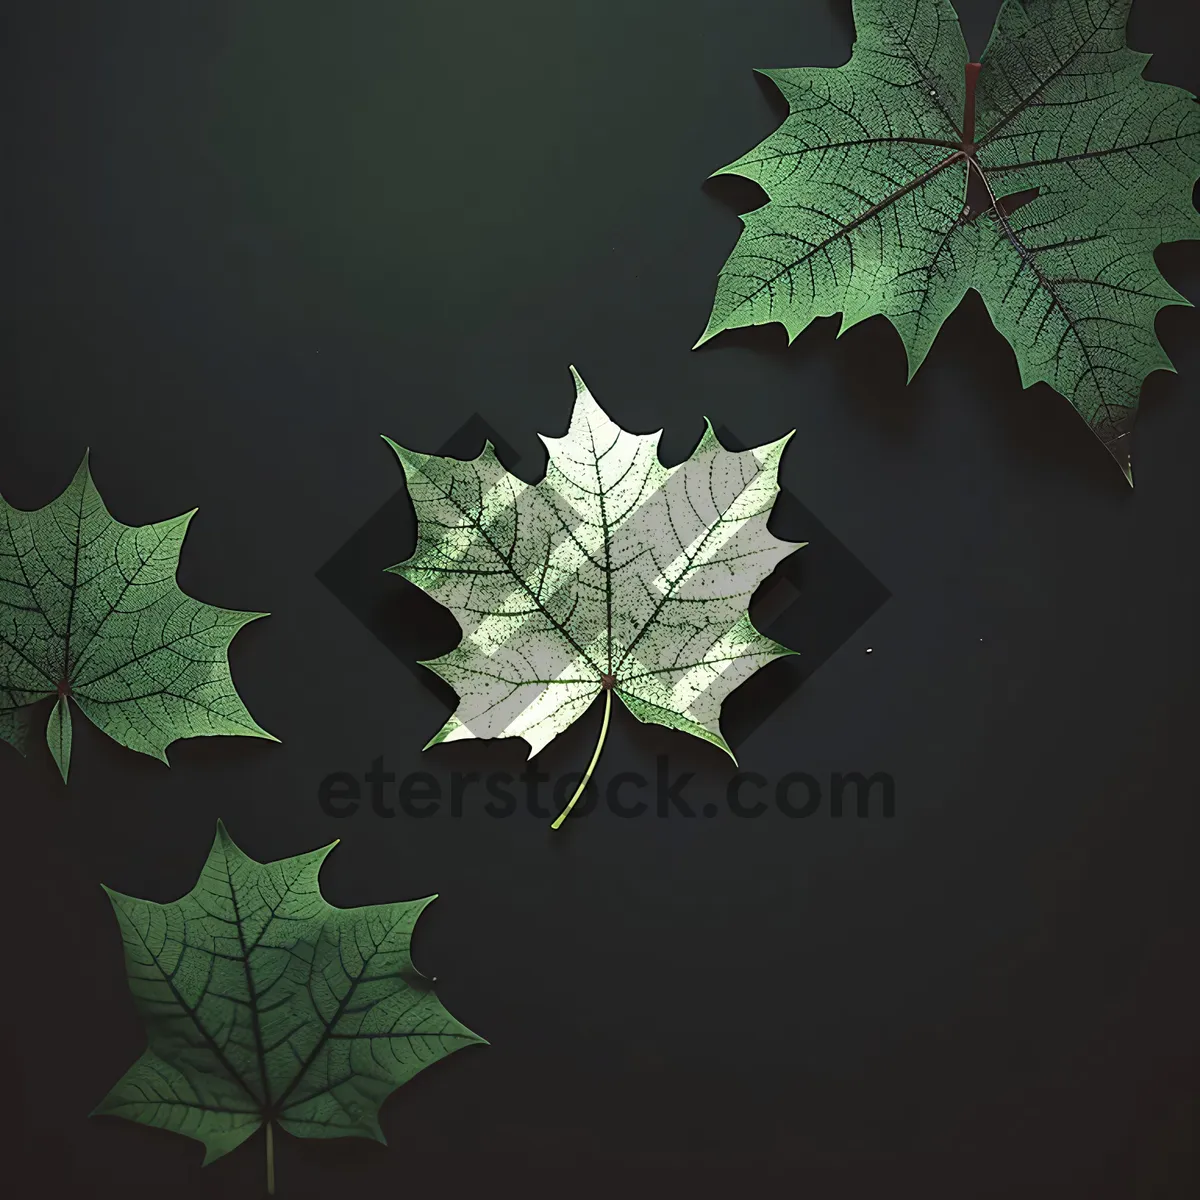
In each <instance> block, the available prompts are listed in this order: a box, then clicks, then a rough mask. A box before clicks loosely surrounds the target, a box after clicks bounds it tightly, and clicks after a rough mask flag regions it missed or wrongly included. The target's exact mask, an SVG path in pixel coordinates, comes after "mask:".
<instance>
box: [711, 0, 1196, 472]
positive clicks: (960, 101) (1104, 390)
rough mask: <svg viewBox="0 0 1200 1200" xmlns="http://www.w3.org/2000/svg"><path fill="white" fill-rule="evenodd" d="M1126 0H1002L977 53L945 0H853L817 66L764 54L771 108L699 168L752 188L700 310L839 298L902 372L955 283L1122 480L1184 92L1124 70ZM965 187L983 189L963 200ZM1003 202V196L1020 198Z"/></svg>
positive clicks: (745, 314)
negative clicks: (846, 40) (769, 125)
mask: <svg viewBox="0 0 1200 1200" xmlns="http://www.w3.org/2000/svg"><path fill="white" fill-rule="evenodd" d="M1131 2H1132V0H1023V2H1021V0H1006V2H1005V3H1004V4H1003V6H1002V7H1001V9H1000V14H999V17H998V18H997V21H996V26H995V29H994V30H993V32H992V36H991V39H990V41H989V42H988V45H987V49H986V50H985V51H984V54H983V56H982V58H981V60H980V62H979V63H969V62H968V61H967V58H968V55H967V48H966V43H965V42H964V40H963V37H962V33H961V31H960V29H959V26H958V18H957V16H956V15H955V12H954V9H953V8H952V7H951V6H950V3H949V0H855V3H854V20H855V25H856V28H857V32H858V38H857V41H856V42H855V44H854V49H853V53H852V54H851V57H850V61H849V62H848V63H847V64H846V65H844V66H842V67H838V68H832V69H831V68H816V67H808V68H799V69H789V70H770V71H763V72H762V74H764V75H766V76H767V77H768V78H769V79H771V80H773V81H774V83H775V84H776V85H777V86H778V87H779V89H780V91H781V92H782V93H783V95H784V97H785V98H786V100H787V102H788V106H789V109H790V113H789V116H788V117H787V119H786V120H785V121H784V123H783V125H782V126H781V127H780V128H779V129H778V130H776V132H775V133H773V134H772V135H771V136H770V137H769V138H767V140H766V141H764V142H763V143H762V144H761V145H760V146H758V147H757V148H756V149H755V150H753V151H751V152H750V153H749V154H747V155H745V156H744V157H742V158H740V159H738V160H737V161H736V162H734V163H731V164H730V165H729V166H727V167H725V168H723V169H722V170H721V171H718V172H716V174H718V175H722V174H727V175H740V176H744V177H745V178H747V179H752V180H754V181H755V182H756V183H758V184H759V185H760V186H761V187H762V188H763V190H764V191H765V192H766V193H767V196H768V197H769V202H768V203H767V204H766V205H765V206H764V207H762V208H760V209H757V210H756V211H754V212H751V213H748V214H746V215H745V216H744V217H743V218H742V222H743V225H744V229H743V232H742V235H741V237H740V238H739V239H738V243H737V245H736V246H735V247H734V250H733V253H732V254H731V256H730V258H729V260H728V262H727V263H726V264H725V267H724V268H723V270H722V272H721V276H720V280H719V282H718V285H717V295H716V301H715V303H714V306H713V311H712V316H711V317H710V319H709V323H708V327H707V329H706V330H705V331H704V334H703V336H702V337H701V338H700V341H699V342H697V343H696V344H697V346H699V345H702V344H703V343H704V342H705V341H707V340H708V339H709V338H711V337H713V336H714V335H716V334H717V333H719V332H720V331H721V330H724V329H733V328H737V327H739V326H745V325H760V324H765V323H768V322H772V321H778V322H780V323H781V324H783V325H784V327H785V328H786V329H787V333H788V339H789V341H791V340H794V339H795V338H796V337H797V336H798V335H799V334H800V332H801V331H802V330H804V329H805V328H806V327H807V326H808V325H809V323H810V322H811V321H812V320H813V319H814V318H815V317H822V316H832V315H833V314H835V313H838V312H840V313H841V314H842V323H841V329H840V331H839V333H842V332H845V330H847V329H849V328H850V327H851V326H853V325H855V324H857V323H858V322H859V321H862V320H864V319H865V318H867V317H870V316H874V315H876V314H882V315H884V316H886V317H887V318H888V319H889V320H890V321H891V322H892V324H893V325H894V326H895V327H896V329H897V330H898V331H899V333H900V337H901V339H902V340H903V342H904V347H905V351H906V353H907V356H908V377H909V379H910V380H911V379H912V377H913V375H914V374H915V373H916V371H917V368H918V367H919V366H920V365H921V363H922V361H923V360H924V358H925V356H926V354H927V353H928V351H929V348H930V346H931V345H932V344H933V340H934V338H935V337H936V335H937V332H938V330H939V329H940V328H941V326H942V323H943V322H944V321H945V319H946V318H947V317H948V316H949V315H950V313H951V312H953V311H954V309H955V308H956V307H957V305H958V303H959V301H960V300H961V299H962V298H963V296H964V295H965V293H966V291H967V289H968V288H969V287H974V288H975V289H976V290H977V291H979V293H980V294H981V295H982V297H983V300H984V303H985V304H986V306H987V309H988V312H989V314H990V315H991V318H992V321H993V322H994V323H995V325H996V326H997V328H999V330H1000V331H1001V332H1002V333H1003V334H1004V336H1005V337H1006V338H1007V339H1008V341H1009V342H1010V343H1011V345H1012V347H1013V349H1014V351H1015V352H1016V357H1017V363H1018V366H1019V368H1020V372H1021V382H1022V385H1023V386H1025V387H1029V386H1031V385H1032V384H1034V383H1036V382H1038V381H1044V382H1046V383H1048V384H1049V385H1050V386H1051V387H1053V388H1054V389H1056V390H1057V391H1058V392H1060V393H1061V394H1062V395H1064V396H1066V397H1067V399H1069V400H1070V402H1071V403H1072V405H1074V407H1075V409H1076V410H1077V411H1078V412H1079V414H1080V415H1081V416H1082V417H1083V419H1084V420H1085V421H1086V422H1087V423H1088V425H1089V426H1090V427H1091V429H1092V431H1093V432H1094V433H1095V434H1096V435H1097V436H1098V437H1099V438H1100V440H1101V441H1102V442H1103V443H1104V445H1105V446H1106V447H1107V449H1108V450H1109V452H1110V453H1111V454H1112V455H1113V457H1114V458H1115V459H1116V460H1117V462H1118V464H1119V465H1120V466H1121V468H1122V470H1123V471H1124V472H1125V475H1126V478H1127V479H1128V480H1129V482H1130V483H1131V484H1132V482H1133V476H1132V469H1131V466H1130V458H1129V434H1130V431H1131V429H1132V425H1133V418H1134V414H1135V412H1136V408H1137V403H1138V395H1139V392H1140V389H1141V385H1142V381H1143V380H1144V379H1145V377H1146V376H1147V375H1148V374H1149V373H1150V372H1152V371H1155V370H1160V369H1161V370H1173V368H1172V366H1171V363H1170V360H1169V359H1168V358H1167V356H1166V354H1165V352H1164V351H1163V349H1162V346H1161V345H1160V344H1159V342H1158V338H1157V337H1156V335H1155V332H1154V320H1155V317H1156V316H1157V314H1158V312H1159V310H1160V309H1161V308H1163V307H1165V306H1167V305H1172V304H1188V301H1187V300H1186V299H1184V297H1183V296H1181V295H1180V294H1179V293H1178V292H1176V291H1175V290H1174V288H1172V287H1170V286H1169V285H1168V284H1167V283H1166V281H1165V280H1164V279H1163V277H1162V275H1161V273H1160V272H1159V270H1158V268H1157V266H1156V265H1155V262H1154V250H1155V248H1156V247H1157V246H1158V245H1159V244H1161V243H1163V242H1171V241H1180V240H1184V239H1192V238H1198V237H1200V215H1198V214H1197V212H1196V210H1195V208H1194V207H1193V205H1192V188H1193V185H1194V184H1195V181H1196V178H1197V176H1198V175H1200V108H1198V107H1197V105H1196V103H1195V100H1194V98H1193V97H1192V96H1191V95H1190V94H1189V93H1188V92H1185V91H1183V90H1182V89H1180V88H1176V87H1170V86H1167V85H1165V84H1161V83H1150V82H1148V81H1147V80H1145V79H1143V78H1142V70H1143V68H1144V67H1145V65H1146V63H1147V62H1148V61H1149V57H1150V56H1149V55H1147V54H1138V53H1135V52H1134V51H1132V50H1130V49H1129V48H1128V46H1127V45H1126V42H1125V26H1126V21H1127V18H1128V15H1129V8H1130V4H1131ZM968 187H971V188H972V190H974V189H975V188H979V190H980V192H981V194H982V197H983V199H982V202H981V203H977V205H976V207H977V208H978V209H979V210H980V211H977V212H974V213H973V212H972V211H971V208H970V206H969V205H968V201H967V194H968ZM1022 201H1024V202H1022Z"/></svg>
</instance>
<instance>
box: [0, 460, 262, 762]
mask: <svg viewBox="0 0 1200 1200" xmlns="http://www.w3.org/2000/svg"><path fill="white" fill-rule="evenodd" d="M194 514H195V510H194V509H193V510H192V512H188V513H184V514H183V515H182V516H179V517H174V518H172V519H171V520H169V521H160V522H159V523H158V524H156V525H142V526H128V525H122V524H121V523H120V522H119V521H115V520H113V518H112V517H111V516H110V515H109V513H108V510H107V509H106V508H105V507H104V502H103V501H102V500H101V499H100V493H99V492H98V491H97V490H96V485H95V484H94V483H93V482H92V476H91V471H90V470H89V467H88V459H87V457H86V456H85V457H84V460H83V462H82V464H81V465H80V467H79V470H78V471H77V472H76V473H75V478H74V479H73V480H72V481H71V483H70V486H69V487H68V488H67V490H66V491H65V492H63V494H62V495H61V496H59V497H58V499H57V500H53V501H51V503H50V504H48V505H46V507H45V508H41V509H37V510H36V511H34V512H23V511H21V510H20V509H16V508H13V507H12V506H11V505H10V504H8V503H7V502H6V501H5V500H4V498H3V497H2V496H0V738H3V739H4V740H5V741H7V742H10V743H11V744H12V745H14V746H16V748H17V749H18V750H19V751H20V752H21V753H25V751H26V749H27V747H28V742H29V717H30V709H31V708H32V707H33V706H34V705H36V704H39V703H41V702H42V701H45V700H49V699H51V698H53V699H54V707H53V709H52V710H51V712H50V720H49V723H48V725H47V728H46V738H47V741H48V742H49V744H50V750H51V753H52V754H53V755H54V760H55V762H56V763H57V764H58V768H59V770H60V771H61V772H62V777H63V780H64V781H65V780H66V778H67V773H68V770H69V767H70V762H71V704H72V702H73V703H74V704H75V705H77V706H78V708H79V710H80V711H81V712H82V713H83V714H84V715H85V716H86V717H87V718H88V720H90V721H91V722H92V724H93V725H95V726H96V727H97V728H98V729H101V730H103V732H105V733H106V734H108V736H109V737H111V738H112V739H113V740H114V741H116V742H119V743H120V744H121V745H122V746H127V747H129V749H131V750H138V751H140V752H141V753H143V754H149V755H152V756H153V757H155V758H157V759H160V760H161V761H162V762H166V761H167V755H166V750H167V747H168V746H169V745H170V744H171V743H172V742H174V741H176V740H177V739H179V738H190V737H202V736H210V735H215V734H231V735H240V736H243V737H257V738H266V739H267V740H269V741H277V740H278V739H277V738H275V737H273V736H272V735H271V734H269V733H267V732H266V730H264V729H261V728H260V727H259V726H258V725H257V724H256V723H255V721H254V719H253V718H252V717H251V716H250V714H249V713H248V712H247V711H246V706H245V705H244V704H243V703H242V700H241V697H240V696H238V694H237V692H236V690H235V689H234V686H233V680H232V678H231V677H230V674H229V661H228V648H229V643H230V642H231V641H232V639H233V636H234V634H236V633H237V631H238V630H239V629H241V628H242V627H243V626H244V625H246V624H248V623H249V622H250V621H254V620H257V619H258V618H259V617H261V616H265V615H266V614H265V613H247V612H234V611H231V610H229V609H225V608H214V607H213V606H212V605H210V604H203V603H201V602H200V601H199V600H193V599H192V598H191V597H190V596H187V595H185V594H184V593H183V592H182V591H181V590H180V589H179V587H178V585H177V584H176V582H175V570H176V567H177V565H178V562H179V551H180V548H181V546H182V545H183V539H184V535H185V534H186V532H187V527H188V523H189V522H190V521H191V519H192V517H193V515H194Z"/></svg>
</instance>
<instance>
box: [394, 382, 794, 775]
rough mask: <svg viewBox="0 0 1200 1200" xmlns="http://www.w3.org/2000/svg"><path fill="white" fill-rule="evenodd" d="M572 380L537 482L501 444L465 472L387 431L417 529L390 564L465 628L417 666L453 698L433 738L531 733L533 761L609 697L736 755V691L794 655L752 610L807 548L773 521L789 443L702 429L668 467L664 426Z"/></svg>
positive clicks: (486, 451)
mask: <svg viewBox="0 0 1200 1200" xmlns="http://www.w3.org/2000/svg"><path fill="white" fill-rule="evenodd" d="M571 372H572V375H573V376H574V379H575V387H576V397H575V409H574V412H573V414H572V417H571V423H570V427H569V429H568V430H567V433H566V435H565V436H564V437H559V438H551V437H543V438H542V441H543V442H544V443H545V444H546V448H547V449H548V451H549V465H548V467H547V471H546V476H545V478H544V479H543V480H542V481H541V482H539V483H536V484H528V483H525V482H523V481H522V480H520V479H517V478H516V477H515V476H513V475H510V474H509V473H508V472H507V471H506V470H505V469H504V467H503V465H502V464H501V463H500V461H499V459H498V458H497V457H496V454H495V451H494V450H493V448H492V446H491V444H490V443H488V444H487V445H485V446H484V448H483V450H482V451H481V453H480V454H479V457H478V458H475V459H473V460H471V461H468V462H464V461H460V460H458V459H454V458H441V457H438V456H436V455H430V454H420V453H417V452H416V451H413V450H407V449H405V448H404V447H402V446H398V445H396V443H395V442H392V441H390V439H385V440H387V441H388V443H389V445H391V446H392V448H393V449H394V450H395V452H396V454H397V456H398V457H399V459H400V462H401V464H402V466H403V468H404V474H405V478H406V480H407V483H408V488H409V494H410V495H411V497H412V501H413V505H414V507H415V509H416V514H417V522H418V538H417V546H416V550H415V551H414V553H413V555H412V557H411V558H409V559H408V560H407V561H406V562H404V563H401V564H400V565H398V566H395V567H392V568H390V570H391V571H393V572H394V573H396V574H398V575H401V576H403V577H404V578H405V579H407V580H409V581H410V582H412V583H415V584H416V585H417V586H418V587H420V588H422V589H423V590H424V591H426V592H428V593H429V595H431V596H433V597H434V599H436V600H437V601H439V603H441V604H443V605H445V606H446V607H447V608H448V609H450V611H451V612H452V613H453V614H454V615H455V617H457V618H458V622H459V625H460V626H461V627H462V631H463V638H462V641H461V642H460V644H459V645H458V646H457V647H456V648H455V649H453V650H451V651H450V652H449V653H448V654H444V655H442V656H441V657H440V658H437V659H435V660H433V661H432V662H428V663H426V664H424V665H426V666H428V667H430V668H431V669H432V670H433V671H435V672H436V673H437V674H438V675H440V676H441V677H442V678H443V679H444V680H446V682H447V683H449V684H450V686H451V687H453V688H454V689H455V691H456V692H457V693H458V695H459V706H458V708H457V710H456V711H455V712H454V714H453V716H451V717H450V719H449V720H448V721H447V722H446V724H445V725H444V726H443V728H442V729H441V730H440V731H439V732H438V733H437V734H436V735H435V736H434V738H433V739H432V741H431V742H430V743H429V744H430V745H434V744H436V743H438V742H446V741H457V740H460V739H463V738H493V737H521V738H524V739H525V740H526V741H527V742H528V743H529V746H530V757H532V756H533V755H534V754H537V753H538V752H539V751H540V750H541V749H542V748H543V747H544V746H545V745H546V744H547V743H548V742H549V741H550V740H551V739H552V738H554V737H555V736H557V735H558V734H559V733H561V732H562V731H563V730H564V729H566V728H567V727H568V726H569V725H571V724H572V722H574V721H576V720H577V719H578V718H579V717H580V716H582V715H583V713H584V712H585V711H586V710H587V709H588V708H589V706H590V705H591V704H592V702H593V701H594V700H595V699H596V697H597V696H599V695H601V694H602V693H605V694H606V701H605V703H606V706H607V705H609V704H610V703H611V697H612V695H613V694H615V695H616V696H617V697H618V698H619V699H620V700H621V701H622V703H623V704H624V705H625V707H626V708H627V709H628V710H629V711H630V712H631V713H633V715H634V716H635V717H637V718H638V719H639V720H641V721H646V722H654V723H656V724H660V725H666V726H668V727H669V728H672V729H678V730H682V731H684V732H686V733H690V734H692V735H694V736H696V737H699V738H703V739H704V740H705V741H707V742H710V743H712V744H713V745H715V746H718V747H720V748H721V749H722V750H724V751H725V752H726V753H729V754H730V756H731V757H732V752H731V751H730V749H729V746H728V744H727V743H726V741H725V738H724V737H723V736H722V734H721V731H720V724H719V721H720V712H721V705H722V703H723V702H724V699H725V697H726V696H727V695H728V694H729V693H730V692H731V691H732V690H733V689H734V688H736V687H737V686H738V685H739V684H741V683H743V682H745V680H747V679H748V678H749V677H750V676H751V675H753V674H754V672H755V671H757V670H758V669H759V668H760V667H762V666H765V665H766V664H767V663H769V662H771V661H773V660H774V659H776V658H778V657H780V656H781V655H785V654H791V653H793V651H790V650H788V649H787V648H785V647H783V646H781V645H779V644H778V643H777V642H774V641H772V640H771V639H770V638H768V637H764V636H763V635H762V634H761V633H759V632H758V630H756V629H755V628H754V626H753V624H752V623H751V621H750V618H749V615H748V613H747V604H748V602H749V600H750V597H751V595H752V594H753V593H754V591H755V589H757V587H758V585H759V584H760V583H761V582H762V581H763V580H764V579H765V578H766V577H767V575H769V574H770V572H771V571H772V570H773V569H774V567H775V565H776V563H778V562H779V561H780V560H781V559H782V558H783V557H785V556H786V555H788V554H791V553H792V552H793V551H794V550H796V549H798V548H799V545H801V544H803V543H800V544H797V543H792V542H784V541H780V540H779V539H778V538H776V537H774V536H773V535H772V534H771V533H770V532H769V531H768V529H767V519H768V517H769V515H770V512H771V508H772V506H773V505H774V502H775V496H776V494H777V493H778V491H779V485H778V470H779V460H780V456H781V455H782V453H783V449H784V445H785V444H786V442H787V440H788V439H787V438H786V437H785V438H781V439H780V440H779V441H777V442H772V443H770V444H769V445H766V446H760V447H758V448H757V449H754V450H746V451H741V452H734V451H731V450H727V449H725V447H724V446H722V445H721V443H720V442H719V441H718V439H717V437H716V435H715V434H714V433H713V430H712V427H711V425H707V423H706V428H705V432H704V435H703V437H702V438H701V440H700V443H699V445H698V446H697V447H696V449H695V450H694V451H693V452H692V455H691V457H690V458H689V459H687V460H686V461H685V462H683V463H680V464H679V465H678V466H675V467H665V466H663V465H662V463H661V462H660V461H659V457H658V440H659V437H660V436H661V430H660V431H659V432H657V433H651V434H632V433H627V432H626V431H625V430H623V429H621V428H620V427H619V426H617V425H616V424H615V423H614V422H613V421H611V420H610V419H609V418H608V417H607V416H606V415H605V413H604V412H603V411H602V410H601V409H600V407H599V405H598V404H597V403H596V401H595V400H594V399H593V397H592V395H591V393H590V392H589V391H588V390H587V388H586V387H585V386H584V384H583V381H582V380H581V379H580V378H579V376H578V374H577V373H576V372H575V369H574V368H573V367H572V368H571ZM789 436H790V435H789ZM606 714H607V707H606ZM605 728H607V723H606V725H605ZM594 761H595V760H594V759H593V764H594ZM581 786H582V785H581Z"/></svg>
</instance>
